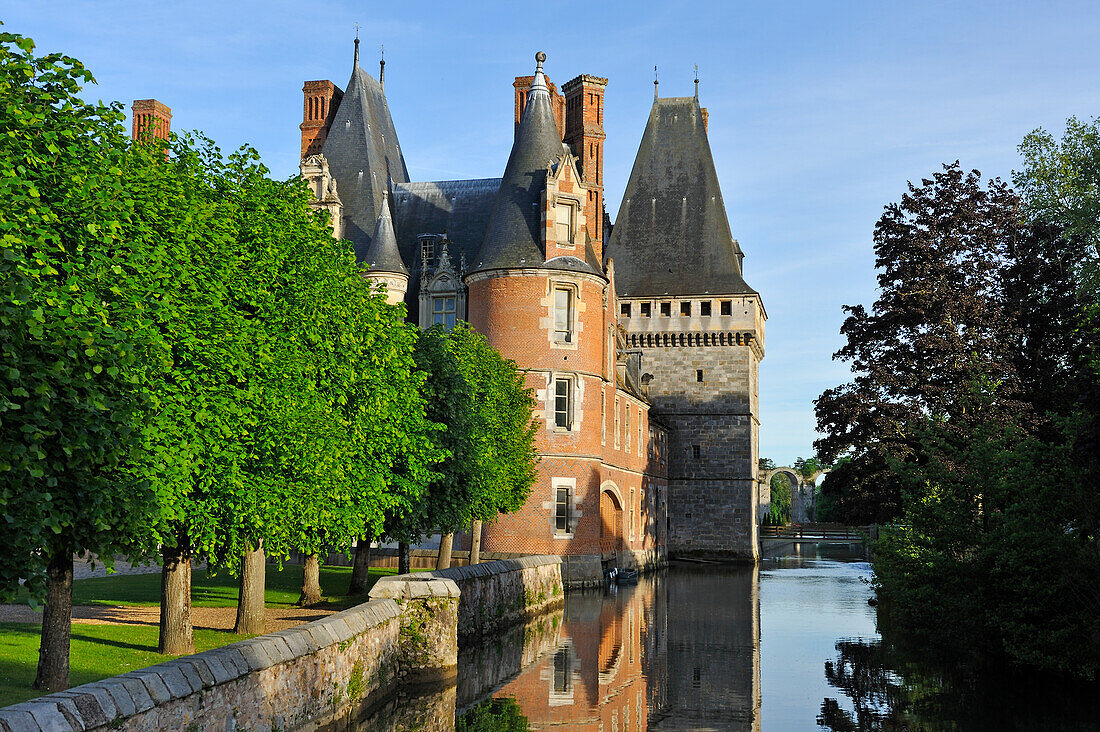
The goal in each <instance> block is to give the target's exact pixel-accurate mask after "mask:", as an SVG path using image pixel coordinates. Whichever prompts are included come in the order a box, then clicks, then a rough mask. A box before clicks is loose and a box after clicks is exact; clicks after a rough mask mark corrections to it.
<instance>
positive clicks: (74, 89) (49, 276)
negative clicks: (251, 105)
mask: <svg viewBox="0 0 1100 732" xmlns="http://www.w3.org/2000/svg"><path fill="white" fill-rule="evenodd" d="M89 81H92V77H91V74H90V73H89V72H88V71H87V70H86V69H84V67H83V66H82V65H81V64H80V62H79V61H77V60H75V59H72V58H69V57H67V56H63V55H61V54H49V55H47V56H43V57H37V56H35V55H34V44H33V42H32V41H31V40H30V39H28V38H23V37H21V36H18V35H14V34H11V33H0V97H2V98H3V99H4V103H3V105H0V288H2V293H0V364H2V365H0V516H2V517H3V523H4V531H3V535H4V539H3V550H2V551H0V595H9V594H10V593H11V592H13V591H14V590H15V589H16V587H17V585H18V580H19V578H20V577H25V578H26V586H27V588H28V589H29V590H30V592H31V593H32V595H33V596H34V597H42V596H43V594H44V592H45V576H44V570H45V563H46V562H47V560H48V559H49V557H50V555H53V554H57V553H62V554H63V553H65V552H70V553H71V552H73V551H78V550H89V551H93V552H95V553H97V554H98V555H100V556H101V557H105V558H109V557H112V556H113V555H114V554H115V553H119V552H122V553H131V554H140V553H142V552H143V551H145V550H148V549H150V548H151V547H152V546H155V544H154V543H153V542H152V532H151V531H150V524H151V523H152V522H153V521H154V520H155V517H156V514H157V505H158V504H157V501H156V496H155V493H154V490H153V488H152V485H151V482H150V481H149V480H148V479H147V478H146V477H145V476H143V475H141V474H140V473H139V472H136V471H134V470H132V469H131V466H132V464H133V461H134V458H135V455H137V454H138V453H139V452H140V450H141V447H142V442H143V430H144V428H145V426H146V419H145V417H146V415H147V414H148V412H149V411H150V410H151V409H155V407H156V405H155V404H153V403H151V400H150V396H149V394H148V393H147V392H146V390H145V389H144V384H145V383H146V381H147V379H148V378H149V376H150V373H151V372H155V371H156V370H157V369H159V368H160V366H161V364H162V363H163V362H164V361H165V360H166V358H167V356H168V346H167V344H166V343H165V342H164V341H163V339H162V338H161V337H160V334H159V333H158V332H157V330H156V328H155V327H154V326H153V322H152V316H151V310H152V309H153V306H152V305H151V303H150V302H149V300H148V299H147V295H148V294H149V293H148V292H147V291H146V288H145V278H144V277H143V276H142V275H141V274H140V272H138V271H136V270H135V268H134V266H133V264H134V260H133V258H132V249H131V246H130V241H129V236H130V231H129V225H128V224H129V222H130V221H132V218H133V216H134V209H135V194H134V193H133V191H132V190H131V189H130V187H129V185H128V182H127V180H126V178H125V177H124V175H123V170H125V169H127V168H129V167H131V159H132V158H133V155H132V151H131V149H130V147H129V145H128V144H127V143H126V137H125V131H124V129H123V119H124V118H123V115H122V112H121V108H120V106H118V105H114V106H109V107H108V106H104V105H102V104H88V103H85V102H83V101H82V100H81V99H80V98H79V97H78V95H77V94H78V91H79V89H80V86H81V84H83V83H87V82H89ZM138 157H139V158H141V159H142V161H147V159H148V157H149V154H148V153H142V154H141V155H139V156H138ZM139 164H142V163H139Z"/></svg>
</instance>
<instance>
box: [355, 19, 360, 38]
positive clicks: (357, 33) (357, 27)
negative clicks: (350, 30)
mask: <svg viewBox="0 0 1100 732" xmlns="http://www.w3.org/2000/svg"><path fill="white" fill-rule="evenodd" d="M355 40H357V41H358V40H359V24H358V23H356V24H355Z"/></svg>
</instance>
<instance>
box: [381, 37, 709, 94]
mask: <svg viewBox="0 0 1100 732" xmlns="http://www.w3.org/2000/svg"><path fill="white" fill-rule="evenodd" d="M379 52H380V53H381V54H382V60H381V61H379V62H378V84H379V85H380V86H381V87H382V91H386V46H385V45H383V46H382V47H381V48H379ZM695 83H696V84H698V83H699V82H698V81H696V82H695ZM696 96H698V94H696Z"/></svg>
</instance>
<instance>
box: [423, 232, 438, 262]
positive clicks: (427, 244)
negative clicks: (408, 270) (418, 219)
mask: <svg viewBox="0 0 1100 732" xmlns="http://www.w3.org/2000/svg"><path fill="white" fill-rule="evenodd" d="M433 259H435V237H434V236H422V237H420V261H422V262H425V263H430V262H431V261H432V260H433Z"/></svg>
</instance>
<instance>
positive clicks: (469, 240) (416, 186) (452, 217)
mask: <svg viewBox="0 0 1100 732" xmlns="http://www.w3.org/2000/svg"><path fill="white" fill-rule="evenodd" d="M498 190H500V178H481V179H476V180H444V181H431V182H423V183H395V184H394V186H393V210H394V217H395V218H394V224H395V225H396V229H397V247H398V249H399V251H400V253H401V258H402V259H403V260H404V261H405V263H406V266H408V267H409V269H410V270H412V272H413V276H412V277H411V278H410V281H409V290H408V295H407V297H406V298H405V299H406V304H407V305H408V308H409V316H410V319H411V320H412V321H413V322H416V321H417V318H418V317H419V316H418V310H419V303H418V301H417V296H418V295H419V293H420V248H419V242H418V241H417V236H419V235H420V234H442V233H444V232H446V233H447V238H448V239H450V240H451V244H450V247H449V253H450V256H451V261H452V262H453V263H454V265H455V266H456V267H457V266H458V264H459V262H460V261H461V257H462V255H463V254H465V255H466V262H467V264H469V263H470V262H473V261H474V257H475V256H477V252H478V250H479V249H480V248H481V242H482V241H484V239H485V229H486V228H488V226H489V215H490V213H491V212H492V209H493V201H495V200H496V197H497V191H498Z"/></svg>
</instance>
